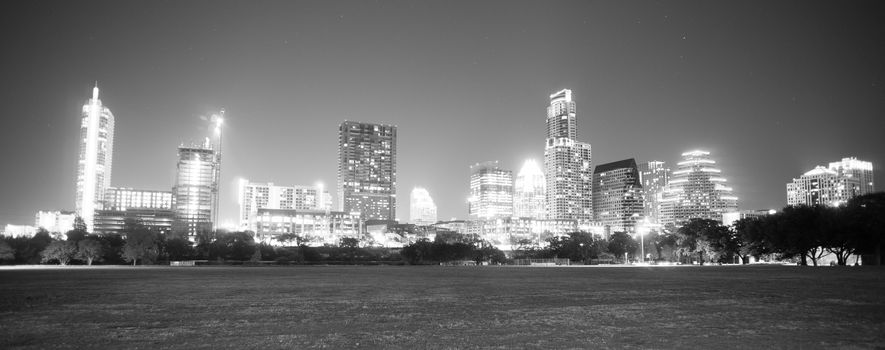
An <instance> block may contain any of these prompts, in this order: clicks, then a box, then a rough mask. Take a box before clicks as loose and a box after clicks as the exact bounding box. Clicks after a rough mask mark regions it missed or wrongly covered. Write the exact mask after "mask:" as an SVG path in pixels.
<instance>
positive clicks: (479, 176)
mask: <svg viewBox="0 0 885 350" xmlns="http://www.w3.org/2000/svg"><path fill="white" fill-rule="evenodd" d="M467 202H468V214H469V215H470V217H471V218H474V219H477V218H479V219H489V218H499V217H509V216H511V215H513V172H512V171H510V170H505V169H502V168H501V167H499V166H498V161H493V162H483V163H478V164H475V165H473V166H471V167H470V197H469V198H468V199H467Z"/></svg>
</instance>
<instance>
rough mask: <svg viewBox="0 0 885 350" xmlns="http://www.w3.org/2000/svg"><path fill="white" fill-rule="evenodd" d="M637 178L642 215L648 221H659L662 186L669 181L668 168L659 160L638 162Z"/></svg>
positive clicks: (656, 222) (654, 222)
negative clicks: (640, 193) (639, 186)
mask: <svg viewBox="0 0 885 350" xmlns="http://www.w3.org/2000/svg"><path fill="white" fill-rule="evenodd" d="M639 179H640V181H639V182H640V183H641V184H642V206H643V208H644V210H643V216H645V218H646V219H648V222H649V223H652V224H658V223H660V217H661V214H660V213H661V209H660V203H661V200H662V199H663V195H664V187H665V186H667V183H668V182H669V181H670V169H668V168H667V167H666V164H665V163H664V162H661V161H656V160H652V161H648V162H645V163H639Z"/></svg>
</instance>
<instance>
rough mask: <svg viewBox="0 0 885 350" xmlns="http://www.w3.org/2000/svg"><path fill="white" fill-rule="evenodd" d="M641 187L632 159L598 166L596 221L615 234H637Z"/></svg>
mask: <svg viewBox="0 0 885 350" xmlns="http://www.w3.org/2000/svg"><path fill="white" fill-rule="evenodd" d="M642 211H643V206H642V184H641V183H640V182H639V169H638V168H637V166H636V161H635V160H633V158H630V159H624V160H621V161H617V162H612V163H606V164H601V165H597V166H596V170H594V171H593V219H594V220H595V221H597V222H599V223H601V224H602V225H605V226H606V227H607V229H609V230H610V231H612V232H634V231H635V230H636V223H637V221H639V219H640V216H642Z"/></svg>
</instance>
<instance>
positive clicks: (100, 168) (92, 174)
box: [75, 83, 114, 232]
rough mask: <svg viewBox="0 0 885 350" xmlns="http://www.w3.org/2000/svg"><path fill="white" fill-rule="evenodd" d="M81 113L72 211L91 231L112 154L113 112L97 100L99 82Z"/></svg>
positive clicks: (105, 187)
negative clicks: (73, 207)
mask: <svg viewBox="0 0 885 350" xmlns="http://www.w3.org/2000/svg"><path fill="white" fill-rule="evenodd" d="M81 116H82V118H81V121H80V157H79V160H78V162H77V200H76V204H75V208H76V210H75V211H76V213H77V215H79V216H80V217H82V218H83V221H84V222H85V223H86V229H87V230H88V231H89V232H92V230H93V221H94V220H93V218H94V217H95V211H96V210H99V209H102V203H103V202H104V196H105V190H106V189H107V188H108V187H110V186H111V169H112V166H111V165H112V162H111V161H112V160H113V154H114V115H113V114H112V113H111V110H110V109H108V108H107V107H105V106H104V105H102V103H101V100H99V99H98V83H96V84H95V87H94V88H92V98H91V99H89V101H86V104H85V105H83V110H82V113H81Z"/></svg>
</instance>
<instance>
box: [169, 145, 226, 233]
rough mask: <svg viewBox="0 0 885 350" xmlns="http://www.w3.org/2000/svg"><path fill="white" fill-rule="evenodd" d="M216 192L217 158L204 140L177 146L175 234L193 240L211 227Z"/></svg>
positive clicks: (174, 190) (174, 193) (174, 197)
mask: <svg viewBox="0 0 885 350" xmlns="http://www.w3.org/2000/svg"><path fill="white" fill-rule="evenodd" d="M217 195H218V157H217V155H216V152H215V149H214V148H213V147H212V145H211V144H210V143H209V140H208V139H206V142H205V143H203V145H191V146H180V147H178V167H177V173H176V176H175V186H174V187H173V188H172V196H173V200H174V201H175V202H174V203H175V205H174V211H175V223H174V227H173V231H174V232H175V234H176V235H181V236H184V237H188V238H189V239H191V240H193V239H195V237H196V235H197V234H199V233H203V232H210V231H212V230H213V228H214V227H213V226H214V223H213V222H212V218H213V217H214V215H213V214H214V213H213V211H214V210H215V201H216V200H217Z"/></svg>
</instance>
